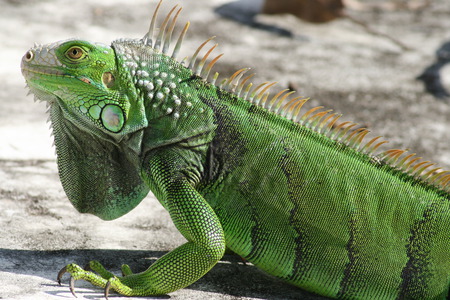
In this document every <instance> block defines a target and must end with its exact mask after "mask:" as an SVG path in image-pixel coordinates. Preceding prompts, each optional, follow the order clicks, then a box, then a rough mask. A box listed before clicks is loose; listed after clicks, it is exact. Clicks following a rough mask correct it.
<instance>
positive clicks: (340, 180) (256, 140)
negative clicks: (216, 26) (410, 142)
mask: <svg viewBox="0 0 450 300" xmlns="http://www.w3.org/2000/svg"><path fill="white" fill-rule="evenodd" d="M160 4H161V2H160V3H159V4H158V6H157V8H156V10H155V14H154V16H153V18H152V21H151V25H150V30H149V32H148V33H147V34H146V35H145V36H144V38H142V39H119V40H116V41H114V42H112V44H111V46H106V45H102V44H98V43H90V42H87V41H83V40H67V41H61V42H57V43H53V44H48V45H43V46H42V45H35V47H33V48H32V49H30V50H29V51H28V52H26V54H25V55H24V57H23V59H22V72H23V75H24V76H25V78H26V81H27V84H28V86H29V88H30V90H31V92H33V93H34V94H35V96H36V97H37V98H38V99H40V100H43V101H46V102H47V104H48V106H49V113H50V120H51V123H52V126H53V134H54V138H55V145H56V152H57V163H58V168H59V174H60V178H61V181H62V185H63V187H64V190H65V192H66V194H67V196H68V198H69V199H70V201H71V202H72V204H73V205H74V206H75V207H76V208H77V210H79V211H80V212H82V213H91V214H94V215H97V216H99V217H100V218H102V219H105V220H111V219H115V218H118V217H120V216H122V215H124V214H126V213H127V212H129V211H130V210H132V209H133V208H134V207H135V206H136V205H137V204H138V203H139V202H140V201H141V200H142V198H144V197H145V195H147V193H148V192H149V191H152V192H153V194H154V195H155V196H156V198H158V200H159V201H160V202H161V204H162V205H163V206H164V207H165V208H166V209H167V210H168V212H169V214H170V216H171V218H172V220H173V222H174V224H175V226H176V227H177V229H178V230H179V231H180V232H181V233H182V234H183V236H184V237H185V238H186V239H187V242H186V243H185V244H183V245H182V246H180V247H178V248H176V249H174V250H172V251H171V252H169V253H168V254H166V255H164V256H163V257H161V258H159V259H158V260H157V261H156V262H155V263H154V264H152V265H151V266H150V267H149V268H148V269H147V270H146V271H144V272H142V273H138V274H132V272H131V270H130V268H129V267H128V266H127V265H124V266H123V268H122V269H123V273H124V276H123V277H116V276H114V275H113V274H111V273H109V272H108V271H106V270H105V269H104V268H103V267H102V266H101V265H100V263H98V262H96V261H93V262H90V264H89V268H88V269H89V270H84V269H82V268H81V267H79V266H78V265H76V264H69V265H67V266H66V267H64V268H63V269H62V270H61V271H60V273H59V274H58V280H60V279H61V277H62V275H63V274H64V273H66V272H68V273H70V275H71V280H70V286H71V290H72V292H73V289H74V288H73V285H74V281H75V280H79V279H83V280H87V281H89V282H91V283H93V284H94V285H97V286H101V287H104V288H105V295H106V297H107V296H108V292H109V290H110V289H113V290H115V291H117V292H118V293H120V294H123V295H129V296H132V295H136V296H147V295H162V294H166V293H170V292H173V291H175V290H177V289H180V288H183V287H186V286H188V285H190V284H191V283H193V282H195V281H196V280H198V279H199V278H200V277H202V276H203V275H204V274H205V273H206V272H208V271H209V270H210V269H211V268H212V267H213V266H214V265H215V264H216V263H217V262H218V260H220V259H221V258H222V256H223V254H224V251H225V249H226V248H229V249H230V250H232V251H233V252H235V253H237V254H238V255H240V256H241V257H243V258H244V259H245V260H247V261H249V262H251V263H253V264H254V265H255V266H257V267H259V268H260V269H262V270H264V271H266V272H267V273H269V274H272V275H274V276H276V277H279V278H282V279H284V280H285V281H287V282H289V283H291V284H294V285H296V286H298V287H301V288H303V289H305V290H308V291H312V292H315V293H317V294H320V295H324V296H328V297H333V298H339V299H445V298H446V297H448V292H449V284H450V234H449V228H450V201H449V190H450V188H449V186H448V185H447V184H448V183H449V182H450V174H449V173H447V172H444V171H442V170H440V169H435V168H432V167H431V165H432V164H431V163H429V162H427V161H421V160H420V158H419V157H416V156H415V154H408V153H406V151H403V150H395V149H394V150H387V151H384V152H382V153H381V154H379V155H375V152H378V151H377V149H378V148H379V146H380V145H381V144H383V143H384V141H380V140H379V138H378V137H376V138H374V139H371V140H370V141H368V142H367V141H364V137H365V136H366V135H367V133H368V130H366V129H355V130H353V129H352V125H354V124H352V123H348V122H344V123H340V124H339V123H338V119H339V117H340V115H338V114H336V113H331V112H330V111H329V110H325V111H324V110H322V107H316V108H313V109H310V110H308V111H307V112H305V113H303V114H300V113H299V110H300V108H301V107H302V105H303V104H304V103H305V101H306V100H305V99H302V98H300V97H293V96H292V95H291V94H292V92H290V91H288V90H283V91H281V92H279V93H277V94H275V95H273V96H271V95H270V94H269V88H270V87H271V86H273V85H274V83H263V84H260V85H258V86H256V87H253V86H252V83H249V78H250V77H251V76H252V75H249V76H247V75H245V76H244V73H245V72H246V71H247V69H241V70H239V71H237V72H236V73H234V74H233V75H232V76H231V77H229V78H227V79H224V80H223V81H222V82H221V83H220V84H217V85H216V84H215V82H216V79H217V78H218V77H217V76H218V74H217V73H216V74H215V75H214V76H213V79H212V80H211V81H208V78H209V77H210V76H209V75H210V71H211V68H212V67H213V65H214V64H215V63H216V61H217V60H218V58H219V57H220V55H219V56H217V57H215V58H214V59H212V60H211V61H210V62H209V63H206V62H207V61H208V56H209V55H210V53H211V52H212V50H213V49H214V48H215V46H212V48H211V49H210V50H209V51H207V52H206V54H205V55H204V57H203V58H202V59H201V60H197V56H198V54H199V51H200V50H201V49H202V48H203V47H204V46H205V44H206V42H205V43H203V44H202V45H201V46H200V47H199V48H198V50H197V51H196V52H195V53H194V55H193V56H192V58H191V59H190V60H189V63H186V64H187V66H185V63H184V61H183V62H180V61H178V60H177V54H178V52H179V50H180V47H181V44H182V41H183V38H184V36H185V34H186V31H187V29H188V27H189V22H188V23H187V24H186V26H185V27H184V28H183V30H182V31H181V33H180V37H179V38H178V40H177V42H176V45H175V46H174V47H171V46H170V42H171V40H172V33H173V31H174V26H175V24H176V20H177V17H178V15H179V13H180V10H181V8H178V7H177V6H175V7H174V8H173V9H172V10H171V11H170V13H169V14H168V16H167V17H166V18H165V19H164V21H163V22H162V24H161V26H160V30H159V31H155V30H154V28H155V22H156V21H155V20H156V18H157V17H156V16H157V11H158V8H159V6H160ZM154 31H155V32H156V33H155V34H154ZM208 41H209V40H208ZM208 41H207V42H208ZM170 49H173V51H172V50H170Z"/></svg>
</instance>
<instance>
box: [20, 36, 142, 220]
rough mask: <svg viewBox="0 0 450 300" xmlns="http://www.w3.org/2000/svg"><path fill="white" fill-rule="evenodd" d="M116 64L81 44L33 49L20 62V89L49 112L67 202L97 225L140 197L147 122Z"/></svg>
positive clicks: (108, 54)
mask: <svg viewBox="0 0 450 300" xmlns="http://www.w3.org/2000/svg"><path fill="white" fill-rule="evenodd" d="M116 62H117V59H116V54H115V52H114V49H113V48H112V47H109V46H105V45H102V44H97V43H90V42H86V41H81V40H67V41H62V42H57V43H53V44H48V45H36V46H35V47H33V48H31V49H30V50H28V51H27V52H26V53H25V55H24V56H23V58H22V73H23V75H24V77H25V79H26V81H27V85H28V87H29V88H30V90H31V92H32V93H33V94H34V95H35V97H36V98H37V99H39V100H42V101H46V102H47V104H48V106H49V112H50V120H51V123H52V127H53V134H54V138H55V146H56V153H57V156H58V169H59V174H60V178H61V182H62V185H63V187H64V190H65V192H66V194H67V196H68V198H69V199H70V201H71V202H72V204H73V205H74V206H75V207H76V208H77V209H78V210H79V211H80V212H85V213H92V214H95V215H97V216H99V217H101V218H103V219H114V218H117V217H120V216H121V215H123V214H125V213H127V212H128V211H130V210H131V209H132V208H134V207H135V206H136V205H137V204H138V203H139V202H140V201H141V200H142V198H143V197H145V195H146V194H147V193H148V187H147V186H146V185H145V184H144V183H143V181H142V179H141V177H140V169H139V154H140V153H139V151H140V140H141V138H142V133H141V131H140V129H142V128H144V127H146V126H147V119H146V117H145V111H144V109H143V103H142V101H139V99H138V97H137V94H136V89H135V87H134V84H133V82H132V80H130V78H129V76H130V75H129V74H127V73H124V72H120V71H119V69H118V66H117V63H116ZM121 73H122V75H121ZM131 116H132V117H131Z"/></svg>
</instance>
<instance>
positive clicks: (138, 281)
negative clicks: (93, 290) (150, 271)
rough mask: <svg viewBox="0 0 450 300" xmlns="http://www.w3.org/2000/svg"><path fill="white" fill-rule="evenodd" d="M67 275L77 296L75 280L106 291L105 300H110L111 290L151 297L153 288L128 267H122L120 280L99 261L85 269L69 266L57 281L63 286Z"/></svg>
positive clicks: (60, 272)
mask: <svg viewBox="0 0 450 300" xmlns="http://www.w3.org/2000/svg"><path fill="white" fill-rule="evenodd" d="M94 272H95V273H94ZM65 273H69V274H70V276H71V277H70V282H69V287H70V291H71V292H72V294H73V295H74V297H77V295H76V294H75V280H80V279H81V280H86V281H88V282H90V283H92V284H93V285H96V286H99V287H103V288H104V289H105V298H106V299H108V295H109V290H110V289H113V290H115V291H116V292H118V293H119V294H122V295H125V296H144V295H151V294H152V291H151V288H150V287H149V286H148V282H146V280H145V278H142V275H140V274H134V275H133V273H132V272H131V269H130V267H129V266H128V265H123V266H122V274H123V275H124V277H121V278H118V277H117V276H115V275H114V274H112V273H111V272H108V271H107V270H106V269H105V268H104V267H103V266H102V265H101V264H100V263H99V262H98V261H91V262H89V263H88V264H87V265H86V267H85V268H84V269H83V268H81V267H80V266H78V265H77V264H68V265H67V266H65V267H64V268H62V269H61V271H59V273H58V276H57V281H58V283H59V284H61V279H62V277H63V275H64V274H65Z"/></svg>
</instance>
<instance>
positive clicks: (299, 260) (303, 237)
mask: <svg viewBox="0 0 450 300" xmlns="http://www.w3.org/2000/svg"><path fill="white" fill-rule="evenodd" d="M284 151H285V154H284V155H282V156H281V159H280V163H279V164H280V167H281V170H282V171H283V174H284V176H285V177H286V181H287V191H288V196H289V201H290V202H291V204H292V205H293V208H292V209H291V210H290V211H289V224H290V226H291V227H292V229H293V230H294V231H295V233H296V235H297V236H296V238H295V250H294V255H295V258H294V262H293V267H292V273H291V275H290V276H289V277H288V278H287V279H288V280H291V281H299V280H300V278H302V277H303V276H304V275H305V273H306V271H307V270H308V269H309V265H310V263H308V262H311V260H310V259H308V256H309V255H308V253H309V247H308V246H309V244H308V239H307V234H306V231H305V230H304V228H303V227H302V226H301V224H300V221H301V220H300V218H299V215H300V213H301V210H300V209H301V207H300V202H301V199H300V195H301V190H302V189H303V186H304V184H303V180H302V176H301V175H300V174H299V172H300V170H301V168H300V166H299V165H298V161H297V160H296V158H295V157H293V156H292V149H290V148H289V147H285V148H284Z"/></svg>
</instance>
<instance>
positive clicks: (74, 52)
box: [66, 47, 85, 60]
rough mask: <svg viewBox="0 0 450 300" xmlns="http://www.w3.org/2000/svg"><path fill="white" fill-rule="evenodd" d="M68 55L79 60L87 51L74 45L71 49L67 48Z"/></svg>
mask: <svg viewBox="0 0 450 300" xmlns="http://www.w3.org/2000/svg"><path fill="white" fill-rule="evenodd" d="M66 55H67V57H69V58H70V59H75V60H78V59H80V58H82V57H84V55H85V52H84V50H83V49H81V48H80V47H72V48H70V49H69V50H67V52H66Z"/></svg>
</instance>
